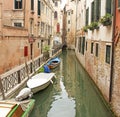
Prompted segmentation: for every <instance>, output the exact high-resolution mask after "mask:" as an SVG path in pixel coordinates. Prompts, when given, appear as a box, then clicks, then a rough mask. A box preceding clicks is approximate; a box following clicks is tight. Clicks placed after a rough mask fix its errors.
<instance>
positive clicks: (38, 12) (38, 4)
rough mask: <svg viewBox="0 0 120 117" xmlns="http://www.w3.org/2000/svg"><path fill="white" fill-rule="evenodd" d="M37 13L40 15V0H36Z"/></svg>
mask: <svg viewBox="0 0 120 117" xmlns="http://www.w3.org/2000/svg"><path fill="white" fill-rule="evenodd" d="M38 15H40V0H38Z"/></svg>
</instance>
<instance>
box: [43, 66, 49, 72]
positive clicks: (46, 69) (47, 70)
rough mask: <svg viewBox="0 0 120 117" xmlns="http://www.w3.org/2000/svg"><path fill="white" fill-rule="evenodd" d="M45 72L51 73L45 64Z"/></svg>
mask: <svg viewBox="0 0 120 117" xmlns="http://www.w3.org/2000/svg"><path fill="white" fill-rule="evenodd" d="M44 72H45V73H50V69H49V67H48V66H47V65H44Z"/></svg>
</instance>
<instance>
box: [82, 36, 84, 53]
mask: <svg viewBox="0 0 120 117" xmlns="http://www.w3.org/2000/svg"><path fill="white" fill-rule="evenodd" d="M84 48H85V37H82V54H83V55H84Z"/></svg>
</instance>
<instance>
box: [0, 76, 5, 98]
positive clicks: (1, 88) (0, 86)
mask: <svg viewBox="0 0 120 117" xmlns="http://www.w3.org/2000/svg"><path fill="white" fill-rule="evenodd" d="M0 90H1V92H2V97H3V100H5V94H4V89H3V84H2V80H1V77H0Z"/></svg>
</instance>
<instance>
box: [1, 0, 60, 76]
mask: <svg viewBox="0 0 120 117" xmlns="http://www.w3.org/2000/svg"><path fill="white" fill-rule="evenodd" d="M8 2H9V4H8ZM54 5H55V1H54V0H30V1H29V2H28V1H27V0H19V1H18V0H9V1H8V0H1V1H0V50H1V51H0V61H2V62H0V74H1V73H4V72H7V71H9V70H11V69H12V68H14V67H17V66H19V65H21V64H24V63H25V61H27V62H28V61H34V59H35V58H37V57H38V56H41V55H42V54H43V52H44V47H46V46H50V50H51V51H52V48H53V44H52V43H53V37H54V35H55V31H54V29H55V27H56V26H54V23H55V20H54V19H55V18H54V12H55V6H54ZM59 7H60V1H59V6H58V8H59ZM59 14H60V13H59ZM58 19H59V17H58ZM60 23H61V22H60ZM61 28H62V27H61Z"/></svg>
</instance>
